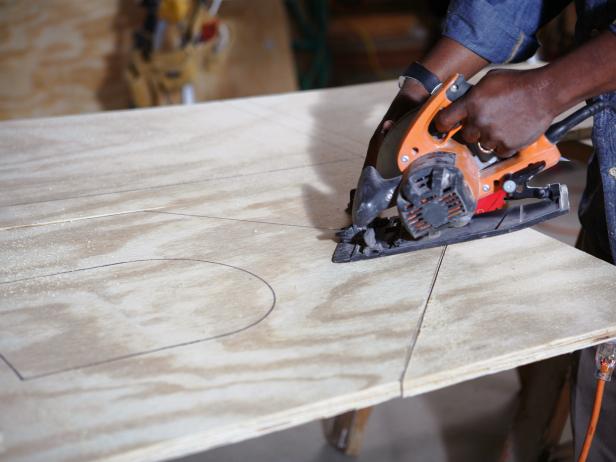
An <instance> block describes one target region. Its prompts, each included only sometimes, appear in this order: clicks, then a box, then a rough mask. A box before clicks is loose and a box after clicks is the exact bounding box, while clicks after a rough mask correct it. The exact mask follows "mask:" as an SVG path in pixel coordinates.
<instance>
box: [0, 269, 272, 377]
mask: <svg viewBox="0 0 616 462" xmlns="http://www.w3.org/2000/svg"><path fill="white" fill-rule="evenodd" d="M151 261H192V262H199V263H210V264H213V265H219V266H225V267H227V268H231V269H234V270H238V271H242V272H244V273H247V274H249V275H251V276H253V277H255V278H257V279H258V280H260V281H261V282H263V284H265V286H266V287H267V288H268V289H269V290H270V292H271V294H272V304H271V306H270V307H269V308H268V309H267V311H266V312H265V314H263V316H261V317H260V318H258V319H257V320H255V321H253V322H251V323H250V324H247V325H246V326H243V327H241V328H239V329H235V330H232V331H229V332H225V333H222V334H218V335H213V336H210V337H203V338H199V339H195V340H190V341H187V342H181V343H174V344H173V345H166V346H162V347H159V348H152V349H150V350H144V351H139V352H136V353H129V354H126V355H121V356H115V357H113V358H108V359H105V360H101V361H95V362H91V363H87V364H83V365H80V366H73V367H67V368H65V369H58V370H54V371H49V372H44V373H41V374H35V375H32V376H24V375H22V374H21V373H20V372H19V370H18V369H17V368H16V367H15V366H14V365H13V364H12V363H11V362H10V361H9V360H8V359H7V358H6V357H5V356H4V355H2V354H1V353H0V360H2V361H3V362H4V363H6V365H7V366H8V368H9V369H11V370H12V371H13V372H14V373H15V375H16V376H17V377H18V378H19V380H21V381H27V380H34V379H40V378H43V377H50V376H52V375H56V374H62V373H64V372H70V371H76V370H80V369H86V368H90V367H95V366H100V365H103V364H109V363H112V362H115V361H122V360H124V359H130V358H135V357H139V356H144V355H147V354H151V353H158V352H160V351H165V350H169V349H172V348H179V347H184V346H188V345H194V344H196V343H204V342H207V341H210V340H217V339H219V338H224V337H229V336H231V335H234V334H239V333H240V332H244V331H245V330H248V329H250V328H252V327H254V326H256V325H257V324H259V323H261V322H262V321H263V320H264V319H265V318H267V317H268V316H269V315H270V314H271V313H272V311H274V307H275V306H276V291H275V290H274V288H273V287H272V286H271V285H270V283H269V282H267V281H266V280H265V279H263V278H262V277H261V276H259V275H258V274H255V273H253V272H252V271H248V270H247V269H244V268H240V267H239V266H233V265H230V264H228V263H221V262H217V261H212V260H202V259H199V258H143V259H138V260H127V261H121V262H115V263H107V264H104V265H96V266H91V267H87V268H77V269H74V270H69V271H61V272H58V273H51V274H43V275H40V276H32V277H28V278H22V279H16V280H14V281H3V282H0V285H5V284H14V283H17V282H24V281H31V280H34V279H41V278H46V277H52V276H60V275H62V274H71V273H77V272H79V271H88V270H93V269H98V268H108V267H111V266H117V265H124V264H127V263H143V262H151ZM0 316H2V315H1V314H0Z"/></svg>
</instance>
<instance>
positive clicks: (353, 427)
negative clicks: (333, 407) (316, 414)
mask: <svg viewBox="0 0 616 462" xmlns="http://www.w3.org/2000/svg"><path fill="white" fill-rule="evenodd" d="M372 409H373V408H372V407H367V408H364V409H357V410H354V411H350V412H345V413H344V414H340V415H338V416H336V417H332V418H330V419H323V421H322V424H323V433H324V434H325V438H326V439H327V442H328V443H329V444H330V445H331V446H333V447H334V448H335V449H337V450H338V451H340V452H342V453H343V454H346V455H348V456H358V455H359V451H360V450H361V445H362V442H363V436H364V429H365V428H366V424H367V423H368V418H369V417H370V414H371V413H372Z"/></svg>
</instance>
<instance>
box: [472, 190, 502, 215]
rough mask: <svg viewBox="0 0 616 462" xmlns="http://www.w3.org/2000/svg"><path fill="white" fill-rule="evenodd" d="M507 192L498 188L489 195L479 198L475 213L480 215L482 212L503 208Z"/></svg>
mask: <svg viewBox="0 0 616 462" xmlns="http://www.w3.org/2000/svg"><path fill="white" fill-rule="evenodd" d="M506 195H507V193H506V192H505V191H503V190H502V189H499V190H498V191H496V192H495V193H492V194H490V195H489V196H486V197H484V198H483V199H479V200H478V201H477V209H476V210H475V215H481V214H482V213H488V212H492V211H494V210H497V209H500V208H503V207H504V206H505V196H506Z"/></svg>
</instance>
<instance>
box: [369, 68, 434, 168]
mask: <svg viewBox="0 0 616 462" xmlns="http://www.w3.org/2000/svg"><path fill="white" fill-rule="evenodd" d="M428 96H429V95H428V92H427V91H426V90H425V89H424V88H423V87H422V86H421V85H420V84H418V83H416V82H414V81H412V80H409V81H407V82H406V83H405V85H404V86H403V87H402V88H401V89H400V91H399V92H398V94H397V95H396V97H395V98H394V100H393V101H392V103H391V105H390V106H389V109H388V110H387V112H386V113H385V116H384V117H383V120H381V123H379V125H378V127H377V128H376V130H375V132H374V134H373V135H372V138H371V139H370V143H369V144H368V153H367V154H366V160H365V162H364V167H365V166H367V165H372V166H374V165H376V159H377V156H378V153H379V149H380V148H381V144H383V140H384V139H385V135H386V134H387V132H388V131H389V130H390V129H391V127H393V125H394V124H395V123H396V122H397V121H398V120H399V119H400V118H402V116H404V115H405V114H406V113H407V112H409V111H411V110H413V109H415V108H417V107H418V106H421V104H423V102H424V101H425V100H426V99H428Z"/></svg>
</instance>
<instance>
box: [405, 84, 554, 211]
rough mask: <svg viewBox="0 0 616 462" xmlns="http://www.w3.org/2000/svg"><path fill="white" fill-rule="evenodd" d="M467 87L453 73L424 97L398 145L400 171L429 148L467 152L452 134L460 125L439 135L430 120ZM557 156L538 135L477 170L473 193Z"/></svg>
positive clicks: (484, 193) (486, 193)
mask: <svg viewBox="0 0 616 462" xmlns="http://www.w3.org/2000/svg"><path fill="white" fill-rule="evenodd" d="M470 88H471V85H470V84H469V83H467V82H466V81H465V80H464V77H463V76H462V75H459V74H456V75H454V76H452V77H451V78H449V79H448V80H447V81H446V82H445V83H444V85H443V86H442V87H441V88H440V89H439V91H438V92H436V93H435V94H434V95H432V96H431V97H430V98H429V99H428V101H427V102H426V103H425V104H424V106H423V107H422V108H421V110H420V111H419V112H418V114H417V116H416V117H415V119H414V120H413V122H412V123H411V125H410V127H409V130H408V132H407V134H406V136H405V138H404V140H403V141H402V143H401V145H400V149H399V151H398V156H397V165H398V169H399V170H400V171H401V172H404V171H405V169H406V168H407V167H408V166H409V165H411V163H412V162H414V161H415V160H417V159H418V158H419V157H421V156H423V155H425V154H428V153H431V152H452V153H454V154H460V155H461V156H460V157H462V156H465V155H468V154H469V152H470V151H471V150H470V149H469V147H468V146H467V145H466V144H463V143H459V142H457V141H456V140H454V139H453V138H452V137H453V135H454V134H455V133H456V132H457V131H458V130H460V129H461V128H462V125H458V126H456V127H455V128H454V129H453V130H451V131H449V132H448V133H447V134H445V135H444V136H443V135H442V134H438V133H435V131H434V128H433V124H432V121H433V120H434V117H435V116H436V115H437V114H438V112H439V111H440V110H442V109H444V108H446V107H447V106H449V105H450V104H451V103H452V102H453V101H455V100H457V99H458V98H460V97H461V96H463V95H464V94H465V93H466V92H467V91H468V90H469V89H470ZM559 160H560V152H559V151H558V148H557V147H556V146H555V145H554V144H553V143H552V142H550V140H548V139H547V138H546V136H545V135H542V136H540V137H539V138H538V139H537V140H536V141H535V142H533V143H532V144H530V145H529V146H526V147H525V148H523V149H521V150H520V151H519V152H518V153H516V154H515V155H514V156H512V157H510V158H508V159H505V160H502V161H500V162H497V163H495V164H493V165H491V166H489V167H487V168H485V169H483V170H481V172H479V179H480V183H481V185H482V187H481V188H479V190H478V191H476V197H477V199H481V198H483V197H486V196H489V195H490V194H493V193H494V192H495V190H496V189H497V185H498V184H499V183H500V182H501V180H502V179H503V177H505V176H507V175H511V174H514V173H516V172H517V171H520V170H522V169H524V168H526V167H528V166H529V165H530V164H535V163H538V162H543V163H544V168H550V167H552V166H554V165H556V164H557V163H558V161H559Z"/></svg>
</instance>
